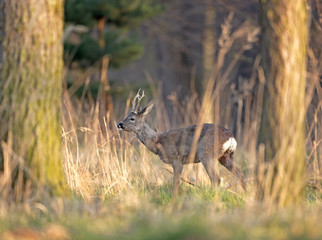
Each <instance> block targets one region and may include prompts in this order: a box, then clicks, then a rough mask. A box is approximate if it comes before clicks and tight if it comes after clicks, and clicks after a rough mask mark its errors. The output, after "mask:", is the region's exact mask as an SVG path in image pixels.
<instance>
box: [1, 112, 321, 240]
mask: <svg viewBox="0 0 322 240" xmlns="http://www.w3.org/2000/svg"><path fill="white" fill-rule="evenodd" d="M66 109H69V110H68V111H67V112H68V114H65V118H64V121H63V134H62V139H63V156H64V170H65V174H66V179H67V182H68V185H69V187H70V189H71V192H72V196H71V197H55V198H53V197H51V196H50V195H48V194H46V191H44V190H43V189H39V190H36V191H35V190H34V189H31V190H30V192H35V193H33V195H32V197H30V196H29V197H28V196H26V197H25V198H24V197H22V198H23V199H24V200H23V201H22V202H20V203H17V202H14V201H11V200H10V199H11V198H10V194H8V195H4V194H3V196H7V198H3V199H1V200H0V239H321V238H322V228H321V219H322V192H321V188H318V187H315V188H312V187H306V192H305V200H303V202H302V204H300V205H298V206H296V207H294V206H293V207H291V208H289V209H287V208H286V209H283V210H280V211H278V212H276V211H271V210H269V209H270V207H269V206H265V205H263V204H262V203H260V202H257V201H256V198H255V193H256V187H255V181H254V173H253V171H254V170H253V167H254V165H252V163H253V162H254V159H250V158H249V157H248V155H247V154H246V153H245V152H243V151H242V147H241V149H239V150H238V151H237V152H236V155H235V160H236V163H237V165H239V166H240V167H241V169H242V170H243V172H244V173H245V174H246V178H247V180H248V181H247V191H246V192H244V191H243V190H242V188H241V187H240V186H239V184H238V183H237V182H238V181H237V179H236V178H235V177H234V176H232V174H231V173H230V172H228V171H227V170H225V169H224V168H223V167H222V166H218V172H219V174H220V176H221V177H222V180H223V184H222V185H221V186H220V187H218V188H217V189H214V188H213V187H211V185H210V181H209V179H208V176H207V175H206V173H205V171H204V169H203V167H202V166H201V165H198V164H195V165H187V166H185V168H184V172H183V178H184V181H182V182H181V186H180V193H179V195H178V196H177V197H172V196H171V189H172V173H171V171H172V169H171V167H169V166H167V165H165V164H163V163H162V162H161V161H160V160H159V159H158V157H157V156H156V155H154V154H152V153H150V152H149V151H148V150H147V149H146V148H145V147H144V146H143V145H142V144H140V143H139V142H138V141H137V140H136V139H135V137H134V136H133V135H132V134H128V133H120V132H117V131H114V130H113V128H109V127H108V126H107V125H106V128H105V130H102V127H101V126H102V125H101V124H100V123H99V122H98V121H97V117H96V116H95V111H94V110H93V114H92V115H88V116H87V118H82V116H79V117H77V118H76V116H78V115H77V114H76V113H75V112H73V111H72V110H71V108H68V107H66ZM81 119H85V121H83V120H82V121H81ZM310 166H311V165H310ZM313 172H314V171H313ZM313 172H312V170H309V168H308V176H310V174H312V173H313ZM315 177H316V178H318V176H316V175H315ZM3 192H4V189H2V193H3ZM27 192H28V191H27Z"/></svg>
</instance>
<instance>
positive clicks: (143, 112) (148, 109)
mask: <svg viewBox="0 0 322 240" xmlns="http://www.w3.org/2000/svg"><path fill="white" fill-rule="evenodd" d="M152 108H153V103H149V104H148V105H147V106H145V107H144V108H143V109H142V110H141V111H140V112H139V113H138V114H139V115H142V116H144V117H146V116H147V115H148V114H149V113H150V112H151V110H152Z"/></svg>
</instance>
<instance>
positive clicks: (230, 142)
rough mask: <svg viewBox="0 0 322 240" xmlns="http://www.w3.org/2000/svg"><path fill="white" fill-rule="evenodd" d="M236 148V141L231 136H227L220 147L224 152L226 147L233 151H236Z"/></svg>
mask: <svg viewBox="0 0 322 240" xmlns="http://www.w3.org/2000/svg"><path fill="white" fill-rule="evenodd" d="M236 148H237V142H236V140H235V138H233V137H231V138H229V139H228V140H227V141H226V142H225V143H224V144H223V146H222V149H223V151H224V152H226V151H227V150H228V149H229V150H231V151H232V152H234V151H236Z"/></svg>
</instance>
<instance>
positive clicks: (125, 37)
mask: <svg viewBox="0 0 322 240" xmlns="http://www.w3.org/2000/svg"><path fill="white" fill-rule="evenodd" d="M160 12H162V7H161V5H160V4H158V3H157V2H156V1H155V0H153V1H151V0H123V1H119V0H66V1H65V22H66V23H67V24H68V23H72V24H76V25H84V26H87V27H88V32H86V33H81V34H79V38H80V40H79V42H78V43H75V42H71V41H68V40H67V41H66V43H65V46H64V48H65V51H66V53H68V56H72V59H70V58H69V59H68V60H69V61H72V62H78V63H79V65H80V66H81V67H88V66H90V65H93V64H94V63H96V62H97V61H98V60H99V59H101V58H102V57H103V56H104V55H108V56H109V59H110V67H112V68H119V67H121V66H123V65H124V64H126V63H128V62H131V61H132V60H135V59H137V58H138V57H140V56H141V54H142V52H143V48H142V46H141V45H140V44H139V43H138V42H137V41H136V38H135V36H134V34H132V33H131V32H130V30H131V29H133V28H134V27H136V26H138V24H139V23H141V21H142V20H144V19H147V18H149V17H152V16H154V15H156V14H158V13H160ZM100 21H103V24H102V29H101V30H99V29H96V28H99V24H98V23H99V22H100ZM101 23H102V22H101ZM105 25H106V26H108V28H105ZM106 29H108V31H107V30H106ZM97 30H98V32H100V31H101V32H102V33H99V34H98V35H100V34H101V35H102V36H98V37H95V35H96V34H95V32H97ZM100 38H101V40H100ZM100 41H103V42H105V43H106V44H103V45H104V46H102V45H101V44H100Z"/></svg>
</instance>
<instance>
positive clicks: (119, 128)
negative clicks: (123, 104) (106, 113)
mask: <svg viewBox="0 0 322 240" xmlns="http://www.w3.org/2000/svg"><path fill="white" fill-rule="evenodd" d="M117 129H118V130H123V123H122V122H120V123H118V124H117Z"/></svg>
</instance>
